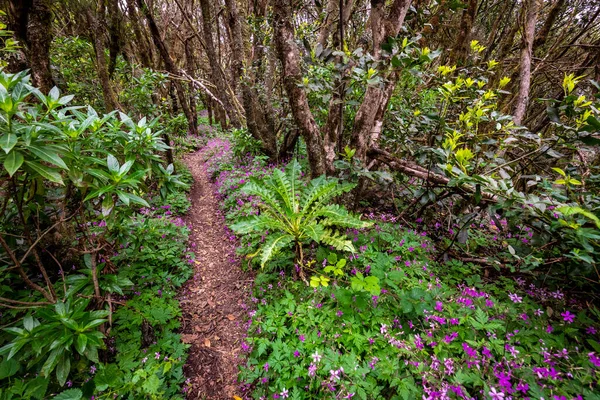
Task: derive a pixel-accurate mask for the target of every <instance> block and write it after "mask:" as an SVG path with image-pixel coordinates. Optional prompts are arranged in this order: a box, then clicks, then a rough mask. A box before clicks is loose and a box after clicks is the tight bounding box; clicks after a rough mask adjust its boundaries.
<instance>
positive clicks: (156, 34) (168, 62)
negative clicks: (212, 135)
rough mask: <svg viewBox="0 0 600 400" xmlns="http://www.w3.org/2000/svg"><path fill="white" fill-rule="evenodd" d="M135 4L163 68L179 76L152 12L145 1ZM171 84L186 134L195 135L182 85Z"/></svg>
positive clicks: (195, 125)
mask: <svg viewBox="0 0 600 400" xmlns="http://www.w3.org/2000/svg"><path fill="white" fill-rule="evenodd" d="M137 2H138V7H139V8H140V10H142V13H144V16H145V17H146V21H147V22H148V27H149V28H150V34H151V35H152V40H153V41H154V45H155V46H156V48H157V49H158V52H159V53H160V56H161V58H162V60H163V62H164V63H165V68H166V69H167V71H168V72H169V73H171V74H174V75H179V68H177V67H176V66H175V62H174V61H173V59H172V58H171V55H170V54H169V48H168V47H167V44H166V43H165V42H164V41H163V40H162V38H161V36H160V31H159V30H158V26H157V25H156V22H155V21H154V17H153V16H152V12H151V11H150V9H149V8H148V6H147V5H146V4H145V0H137ZM173 84H174V85H175V89H177V98H178V99H179V103H180V105H181V108H182V109H183V113H184V114H185V116H186V119H187V120H188V133H189V134H191V135H197V134H198V127H197V121H196V115H194V114H193V113H192V110H191V109H190V107H189V104H188V102H187V99H186V96H185V89H184V87H183V84H182V83H181V82H180V81H179V80H177V79H174V80H173Z"/></svg>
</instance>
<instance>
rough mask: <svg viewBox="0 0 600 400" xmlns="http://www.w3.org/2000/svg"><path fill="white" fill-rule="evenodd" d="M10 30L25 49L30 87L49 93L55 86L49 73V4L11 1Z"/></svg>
mask: <svg viewBox="0 0 600 400" xmlns="http://www.w3.org/2000/svg"><path fill="white" fill-rule="evenodd" d="M8 11H9V12H8V16H9V20H10V21H9V22H10V24H9V28H10V29H12V30H13V31H14V33H15V36H16V38H17V39H18V40H19V41H21V43H22V45H24V46H23V47H24V53H25V57H26V58H27V66H28V67H29V68H30V69H31V79H32V81H33V85H34V86H37V87H38V88H39V89H40V90H41V91H42V92H44V93H48V92H49V91H50V89H52V87H53V86H54V80H53V79H52V73H51V69H50V43H51V42H52V12H51V11H50V4H49V0H26V1H22V0H10V2H9V10H8Z"/></svg>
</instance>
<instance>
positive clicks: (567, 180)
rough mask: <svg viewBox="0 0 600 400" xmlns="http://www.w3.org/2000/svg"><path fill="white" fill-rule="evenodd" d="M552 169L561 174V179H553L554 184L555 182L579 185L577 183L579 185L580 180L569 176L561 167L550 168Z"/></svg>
mask: <svg viewBox="0 0 600 400" xmlns="http://www.w3.org/2000/svg"><path fill="white" fill-rule="evenodd" d="M552 170H553V171H554V172H556V173H558V174H559V175H560V176H562V179H557V180H556V181H554V183H555V184H557V185H565V186H570V185H574V186H579V185H581V181H579V180H577V179H573V178H571V177H570V176H569V175H567V174H566V172H565V171H563V170H562V169H560V168H556V167H555V168H552Z"/></svg>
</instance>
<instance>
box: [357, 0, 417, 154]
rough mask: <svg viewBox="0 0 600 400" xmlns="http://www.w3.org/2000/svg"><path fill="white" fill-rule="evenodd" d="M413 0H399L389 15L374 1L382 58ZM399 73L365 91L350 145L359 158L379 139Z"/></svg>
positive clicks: (375, 41) (375, 50) (375, 48)
mask: <svg viewBox="0 0 600 400" xmlns="http://www.w3.org/2000/svg"><path fill="white" fill-rule="evenodd" d="M410 4H411V0H396V1H395V2H394V3H393V4H392V5H391V8H390V11H389V14H388V16H387V17H386V16H385V15H384V14H385V13H384V6H385V4H384V1H383V0H371V31H372V36H373V55H374V58H375V59H379V56H380V53H381V51H380V48H381V44H382V43H383V41H384V40H385V39H386V38H388V37H390V36H396V35H398V32H400V28H401V27H402V24H403V23H404V18H405V17H406V13H407V12H408V9H409V7H410ZM397 77H398V75H397V74H396V73H394V72H392V73H389V74H386V75H384V79H385V80H386V83H385V84H384V85H383V87H380V86H374V85H373V86H369V87H368V88H367V91H366V93H365V97H364V99H363V102H362V103H361V105H360V107H359V108H358V111H357V112H356V116H355V118H354V128H353V130H352V137H351V141H350V146H351V147H352V148H354V149H355V150H356V153H355V157H357V158H358V159H359V160H361V161H362V162H363V163H365V162H366V159H367V150H368V148H369V147H370V146H372V145H373V140H376V139H377V138H379V135H380V133H381V127H382V126H383V117H384V116H385V111H386V109H387V105H388V103H389V100H390V97H391V95H392V93H393V91H394V88H395V87H396V82H397Z"/></svg>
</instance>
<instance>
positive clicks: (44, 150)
mask: <svg viewBox="0 0 600 400" xmlns="http://www.w3.org/2000/svg"><path fill="white" fill-rule="evenodd" d="M27 149H28V150H30V151H31V152H32V153H33V154H35V155H36V156H38V157H39V158H41V159H42V160H43V161H46V162H48V163H50V164H53V165H56V166H57V167H60V168H62V169H66V170H68V169H69V167H67V164H65V162H64V161H63V160H62V158H60V157H59V155H58V154H57V153H56V151H55V150H54V149H52V148H48V147H37V146H29V147H28V148H27Z"/></svg>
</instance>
